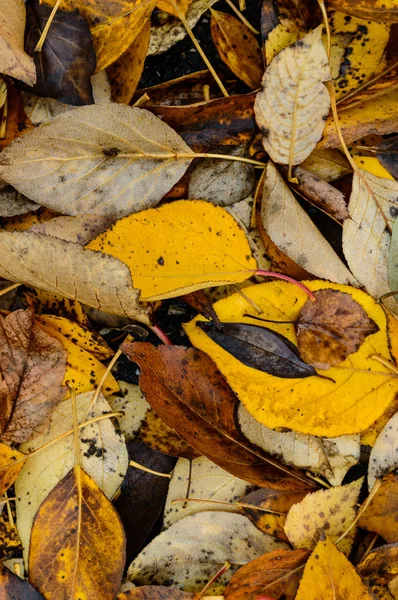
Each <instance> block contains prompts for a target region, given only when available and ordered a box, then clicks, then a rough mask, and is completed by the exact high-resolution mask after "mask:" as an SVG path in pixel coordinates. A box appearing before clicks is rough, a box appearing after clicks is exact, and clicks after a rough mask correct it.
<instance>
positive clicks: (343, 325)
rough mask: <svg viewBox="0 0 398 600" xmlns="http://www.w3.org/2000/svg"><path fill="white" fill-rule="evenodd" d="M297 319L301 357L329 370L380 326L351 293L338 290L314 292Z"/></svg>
mask: <svg viewBox="0 0 398 600" xmlns="http://www.w3.org/2000/svg"><path fill="white" fill-rule="evenodd" d="M314 295H315V297H316V301H315V302H311V301H307V302H306V303H305V304H304V306H303V308H302V309H301V311H300V315H299V318H298V320H297V322H296V332H297V343H298V348H299V351H300V356H301V358H302V359H303V360H304V361H305V362H307V363H309V364H310V365H313V366H314V367H316V368H319V369H329V368H330V367H331V366H332V365H338V364H339V363H341V362H343V361H344V360H345V359H346V358H347V356H349V355H350V354H352V353H353V352H357V351H358V350H359V348H360V347H361V344H362V343H363V342H364V340H365V339H366V338H367V337H368V336H369V335H372V334H374V333H376V332H377V331H378V330H379V328H378V326H377V325H376V323H375V322H374V321H373V320H372V319H370V318H369V317H368V315H367V314H366V312H365V311H364V309H363V308H362V307H361V306H360V305H359V304H358V302H356V301H355V300H354V299H353V297H352V296H351V295H350V294H347V293H345V292H339V291H338V290H330V289H329V290H319V291H318V292H315V294H314Z"/></svg>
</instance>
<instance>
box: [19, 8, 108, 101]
mask: <svg viewBox="0 0 398 600" xmlns="http://www.w3.org/2000/svg"><path fill="white" fill-rule="evenodd" d="M26 10H27V18H26V32H25V50H26V51H27V53H28V54H29V55H30V56H32V57H33V59H34V61H35V65H36V72H37V80H36V83H35V85H34V86H33V87H32V88H31V89H30V90H29V91H31V92H32V93H33V94H37V95H38V96H44V97H48V98H56V99H57V100H60V101H61V102H65V103H66V104H74V105H82V104H92V103H93V102H94V99H93V94H92V89H91V82H90V77H91V75H92V74H93V72H94V69H95V63H96V60H95V52H94V47H93V42H92V39H91V33H90V28H89V26H88V24H87V21H86V20H85V19H84V17H82V16H81V15H80V14H79V13H78V12H77V11H76V12H72V13H68V12H66V11H64V10H58V11H57V14H56V16H55V18H54V20H53V22H52V23H51V27H50V29H49V30H48V33H47V36H46V40H45V42H44V44H43V48H42V50H41V52H35V47H36V45H37V42H38V41H39V39H40V36H41V33H42V31H43V29H44V27H45V25H46V23H47V21H48V18H49V16H50V14H51V10H52V9H51V7H49V6H47V5H46V4H42V3H41V2H40V0H30V1H29V2H28V3H27V4H26Z"/></svg>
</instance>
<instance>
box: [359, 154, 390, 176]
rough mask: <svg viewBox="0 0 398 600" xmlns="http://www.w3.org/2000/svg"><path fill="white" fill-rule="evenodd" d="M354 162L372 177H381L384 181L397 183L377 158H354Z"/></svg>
mask: <svg viewBox="0 0 398 600" xmlns="http://www.w3.org/2000/svg"><path fill="white" fill-rule="evenodd" d="M353 159H354V162H355V164H356V165H357V167H358V168H359V169H362V170H363V171H367V172H368V173H370V174H371V175H375V176H376V177H381V178H382V179H389V180H390V181H395V179H394V177H393V176H392V175H390V173H389V172H388V171H387V169H386V168H384V167H383V165H382V164H381V162H380V161H379V159H378V158H376V157H375V156H360V155H355V156H353Z"/></svg>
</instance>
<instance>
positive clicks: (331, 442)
mask: <svg viewBox="0 0 398 600" xmlns="http://www.w3.org/2000/svg"><path fill="white" fill-rule="evenodd" d="M238 422H239V427H240V429H241V431H242V433H243V435H244V436H245V437H246V438H247V439H248V440H249V441H250V442H252V444H255V445H256V446H259V447H260V448H262V449H263V450H265V452H269V453H270V454H273V455H275V456H278V457H280V458H281V459H282V460H283V462H284V464H285V465H293V466H295V467H298V468H299V469H309V470H310V471H311V472H312V473H315V474H316V475H323V477H326V479H327V480H328V481H329V482H330V483H331V485H340V484H341V482H342V481H343V479H344V477H345V475H346V474H347V471H348V470H349V469H350V468H351V467H352V466H354V465H356V464H357V462H358V461H359V455H360V441H359V435H344V436H341V437H336V438H325V437H323V438H320V437H315V436H313V435H304V434H302V433H297V432H296V431H286V432H281V431H273V429H269V428H268V427H265V426H264V425H262V424H261V423H259V422H258V421H256V420H255V419H254V418H253V417H252V416H251V414H250V413H249V412H248V411H247V410H246V408H245V407H244V406H243V404H239V408H238Z"/></svg>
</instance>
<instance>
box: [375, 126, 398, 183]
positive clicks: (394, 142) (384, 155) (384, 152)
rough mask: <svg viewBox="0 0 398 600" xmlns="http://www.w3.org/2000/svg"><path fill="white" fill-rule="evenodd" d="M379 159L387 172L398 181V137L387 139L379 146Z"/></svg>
mask: <svg viewBox="0 0 398 600" xmlns="http://www.w3.org/2000/svg"><path fill="white" fill-rule="evenodd" d="M377 150H378V152H377V154H376V156H377V158H378V159H379V161H380V162H381V164H382V165H383V166H384V167H385V168H386V169H387V171H388V172H389V173H390V174H391V175H392V176H393V177H394V178H395V179H398V160H397V154H396V153H397V151H398V136H393V137H390V138H387V139H386V140H384V142H382V143H381V144H379V145H378V147H377Z"/></svg>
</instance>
